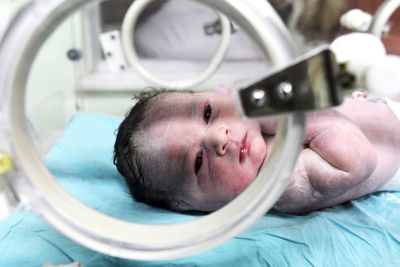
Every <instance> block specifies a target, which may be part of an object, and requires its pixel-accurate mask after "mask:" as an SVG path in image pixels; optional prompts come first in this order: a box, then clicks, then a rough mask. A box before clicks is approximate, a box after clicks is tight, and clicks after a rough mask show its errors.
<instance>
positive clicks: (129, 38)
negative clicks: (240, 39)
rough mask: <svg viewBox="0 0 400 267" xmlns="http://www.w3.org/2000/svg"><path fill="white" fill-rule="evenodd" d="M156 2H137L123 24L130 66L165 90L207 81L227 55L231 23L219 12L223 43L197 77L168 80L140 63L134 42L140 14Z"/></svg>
mask: <svg viewBox="0 0 400 267" xmlns="http://www.w3.org/2000/svg"><path fill="white" fill-rule="evenodd" d="M152 1H154V0H136V1H134V2H133V3H132V4H131V6H130V7H129V9H128V11H127V12H126V14H125V17H124V20H123V22H122V29H121V39H122V47H123V49H124V53H125V56H126V58H127V60H128V62H129V64H130V65H131V66H132V67H134V68H135V69H136V70H137V71H138V72H139V74H141V75H142V76H143V77H144V78H145V79H147V80H148V81H149V82H151V83H153V84H156V85H158V86H161V87H163V88H173V89H189V88H192V87H194V86H195V85H197V84H199V83H201V82H202V81H204V80H206V79H207V78H208V77H210V75H212V74H213V73H214V72H215V71H216V69H217V68H218V67H219V65H220V64H221V62H222V61H223V59H224V57H225V54H226V52H227V50H228V46H229V41H230V36H231V24H230V21H229V20H228V19H227V18H226V17H225V16H224V15H222V14H221V13H219V12H217V14H218V17H219V20H220V22H221V30H222V33H221V42H220V44H219V47H218V49H217V52H216V53H215V55H214V56H213V57H212V58H211V60H210V62H209V63H208V65H207V66H206V67H205V68H204V69H203V70H202V71H201V72H200V73H198V74H197V75H195V76H193V77H190V78H187V79H183V80H168V79H163V78H161V77H158V76H157V75H155V74H153V73H152V72H151V71H149V70H148V69H147V68H146V67H145V66H144V65H143V64H142V63H141V61H140V58H139V56H138V54H137V53H136V49H135V45H134V43H133V40H134V37H133V35H134V32H135V26H136V23H137V21H138V19H139V17H140V14H141V13H142V12H143V11H144V9H145V8H146V7H147V6H148V5H149V4H150V3H151V2H152Z"/></svg>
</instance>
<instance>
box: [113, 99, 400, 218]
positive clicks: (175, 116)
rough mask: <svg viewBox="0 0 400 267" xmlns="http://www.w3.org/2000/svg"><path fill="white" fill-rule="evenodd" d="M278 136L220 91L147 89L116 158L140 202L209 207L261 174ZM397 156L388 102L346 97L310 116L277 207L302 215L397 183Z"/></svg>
mask: <svg viewBox="0 0 400 267" xmlns="http://www.w3.org/2000/svg"><path fill="white" fill-rule="evenodd" d="M274 134H275V121H274V119H272V118H268V117H267V118H263V119H259V120H243V119H241V117H240V116H239V115H238V114H237V111H236V108H235V104H234V101H233V99H232V98H231V97H229V96H226V95H223V94H219V93H214V92H201V93H194V92H191V91H179V92H168V91H167V92H162V91H161V92H160V91H158V92H147V93H144V94H143V95H142V96H141V97H140V98H139V100H138V103H137V104H136V105H135V106H134V107H133V108H132V110H131V111H130V112H129V114H128V116H127V117H126V119H125V120H124V121H123V122H122V123H121V125H120V127H119V130H118V135H117V139H116V143H115V151H114V163H115V164H116V166H117V168H118V171H119V172H120V173H121V174H122V175H123V176H124V177H125V179H126V182H127V184H128V187H129V189H130V192H131V194H132V196H133V197H134V198H135V199H136V200H138V201H142V202H145V203H147V204H150V205H155V206H158V207H163V208H167V209H171V210H175V211H206V212H209V211H214V210H216V209H218V208H220V207H222V206H224V205H225V204H227V203H228V202H229V201H231V200H232V199H233V198H235V197H236V196H237V195H238V194H240V193H241V192H242V191H243V190H244V189H245V188H246V187H247V186H248V185H249V184H250V183H251V182H252V181H253V180H254V179H255V177H256V176H257V174H258V172H259V171H260V169H261V168H262V166H263V164H264V162H265V161H266V160H268V157H269V155H270V153H271V150H272V147H273V142H274ZM399 155H400V120H398V119H397V118H396V116H395V114H394V113H393V112H392V111H391V110H390V109H389V108H388V106H387V105H386V104H385V103H383V102H381V103H373V102H367V101H359V100H352V99H348V100H346V101H345V103H344V104H343V105H342V106H340V107H338V108H334V109H329V110H324V111H318V112H311V113H309V114H308V115H307V128H306V138H305V141H304V149H303V150H302V152H301V154H300V157H299V159H298V162H297V165H296V168H295V171H294V173H293V176H292V178H291V181H290V183H289V185H288V187H287V188H286V190H285V192H284V193H283V195H282V196H281V198H280V199H279V201H278V202H277V203H276V206H275V208H276V209H278V210H281V211H284V212H290V213H296V214H302V213H306V212H309V211H313V210H317V209H321V208H324V207H328V206H332V205H336V204H339V203H342V202H345V201H347V200H351V199H355V198H358V197H361V196H364V195H366V194H368V193H371V192H374V191H377V190H380V189H381V188H382V187H383V186H384V185H386V186H388V185H387V183H388V182H393V181H391V180H393V179H395V178H393V177H394V175H395V173H396V171H397V169H398V168H399V165H400V157H399ZM397 176H399V175H397ZM397 176H396V177H397ZM392 178H393V179H392ZM396 179H397V180H399V179H400V177H397V178H396Z"/></svg>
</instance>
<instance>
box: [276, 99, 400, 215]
mask: <svg viewBox="0 0 400 267" xmlns="http://www.w3.org/2000/svg"><path fill="white" fill-rule="evenodd" d="M307 122H308V123H307V130H306V140H305V148H304V149H303V151H302V152H301V154H300V157H299V160H298V162H297V165H296V168H295V172H294V174H293V177H292V179H291V181H290V183H289V185H288V187H287V189H286V191H285V192H284V194H283V195H282V196H281V198H280V200H279V201H278V203H276V206H275V208H276V209H278V210H281V211H285V212H291V213H298V214H301V213H306V212H309V211H313V210H317V209H320V208H324V207H329V206H333V205H336V204H339V203H342V202H345V201H348V200H351V199H356V198H358V197H361V196H364V195H366V194H369V193H371V192H375V191H378V190H379V189H380V188H381V187H382V185H384V184H385V183H387V182H388V181H389V180H390V179H391V178H392V177H393V174H394V173H395V172H396V171H397V169H398V168H399V164H400V156H399V155H400V121H399V120H398V119H397V118H396V117H395V115H394V114H393V112H392V111H391V110H390V109H389V108H388V107H387V105H386V104H385V103H371V102H366V101H360V100H353V99H347V100H346V101H345V103H344V104H343V105H341V106H339V107H338V108H335V109H330V110H326V111H322V112H314V113H309V114H308V116H307Z"/></svg>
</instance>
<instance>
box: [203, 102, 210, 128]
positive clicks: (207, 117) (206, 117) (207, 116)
mask: <svg viewBox="0 0 400 267" xmlns="http://www.w3.org/2000/svg"><path fill="white" fill-rule="evenodd" d="M211 113H212V109H211V105H210V104H207V106H206V107H205V108H204V115H203V116H204V121H205V122H206V123H208V122H209V121H210V118H211Z"/></svg>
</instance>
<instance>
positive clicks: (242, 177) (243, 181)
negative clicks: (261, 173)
mask: <svg viewBox="0 0 400 267" xmlns="http://www.w3.org/2000/svg"><path fill="white" fill-rule="evenodd" d="M230 177H231V179H229V180H224V181H223V182H222V183H223V184H222V186H221V188H223V190H224V191H225V193H228V194H231V195H232V196H233V197H236V196H237V195H238V194H240V193H241V192H242V191H243V190H245V189H246V188H247V186H249V185H250V184H251V182H252V181H253V180H254V178H255V175H254V174H251V173H243V172H242V173H238V172H236V173H232V175H231V176H230Z"/></svg>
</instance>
